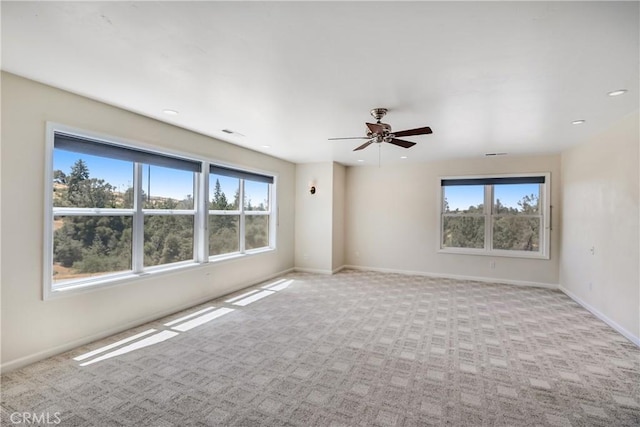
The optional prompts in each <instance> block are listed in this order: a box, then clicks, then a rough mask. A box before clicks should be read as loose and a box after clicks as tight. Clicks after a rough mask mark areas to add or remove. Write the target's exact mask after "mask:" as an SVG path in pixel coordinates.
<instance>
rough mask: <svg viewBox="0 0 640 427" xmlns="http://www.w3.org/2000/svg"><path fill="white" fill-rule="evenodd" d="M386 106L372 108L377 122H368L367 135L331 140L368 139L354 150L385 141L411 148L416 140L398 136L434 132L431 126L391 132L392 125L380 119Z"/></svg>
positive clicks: (384, 112)
mask: <svg viewBox="0 0 640 427" xmlns="http://www.w3.org/2000/svg"><path fill="white" fill-rule="evenodd" d="M387 111H388V110H387V109H386V108H374V109H373V110H371V115H372V116H373V118H374V119H376V120H377V121H376V123H366V125H367V136H354V137H349V138H329V140H338V139H368V141H367V142H365V143H364V144H362V145H361V146H359V147H357V148H355V149H354V150H353V151H358V150H362V149H364V148H367V147H368V146H369V145H371V144H373V143H374V142H375V143H377V144H381V143H383V142H388V143H389V144H393V145H397V146H399V147H403V148H411V147H413V146H414V145H416V143H415V142H410V141H405V140H403V139H398V137H402V136H414V135H426V134H430V133H433V132H432V131H431V128H430V127H428V126H427V127H422V128H416V129H409V130H403V131H400V132H391V126H389V125H388V124H386V123H382V122H381V121H380V119H382V118H383V117H384V115H385V114H387Z"/></svg>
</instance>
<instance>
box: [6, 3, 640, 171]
mask: <svg viewBox="0 0 640 427" xmlns="http://www.w3.org/2000/svg"><path fill="white" fill-rule="evenodd" d="M638 6H639V3H638V2H620V3H614V2H533V3H530V2H526V3H525V2H448V3H446V2H406V3H404V2H402V3H400V2H313V3H310V2H279V3H276V2H273V3H271V2H69V3H57V2H18V3H12V2H6V1H3V2H2V4H1V13H2V69H4V70H6V71H9V72H12V73H15V74H18V75H22V76H25V77H28V78H31V79H34V80H37V81H41V82H44V83H47V84H50V85H53V86H57V87H60V88H63V89H67V90H69V91H72V92H75V93H78V94H82V95H85V96H87V97H90V98H94V99H98V100H101V101H104V102H106V103H109V104H113V105H116V106H119V107H123V108H125V109H128V110H130V111H134V112H137V113H140V114H143V115H146V116H149V117H153V118H156V119H158V120H162V121H165V122H168V123H173V124H176V125H178V126H182V127H184V128H187V129H192V130H195V131H198V132H200V133H203V134H206V135H210V136H213V137H216V138H219V139H222V140H226V141H229V142H231V143H233V144H237V145H241V146H244V147H248V148H251V149H254V150H257V151H261V152H265V153H268V154H271V155H273V156H276V157H280V158H283V159H286V160H290V161H293V162H299V163H304V162H324V161H331V160H334V161H338V162H341V163H344V164H347V165H354V164H372V163H375V164H377V162H378V154H379V153H378V149H377V147H376V146H375V145H374V146H370V147H369V148H367V149H366V150H363V151H359V152H353V151H352V149H353V148H355V147H356V146H358V145H360V144H361V143H362V142H363V141H358V140H351V141H349V140H347V141H328V140H327V138H330V137H342V136H344V137H352V136H364V134H365V131H366V129H365V125H364V123H365V122H367V121H369V122H372V121H373V118H372V117H371V116H370V115H369V110H370V109H372V108H375V107H386V108H388V109H389V113H388V115H387V116H386V117H385V119H384V120H383V121H384V122H386V123H389V124H391V126H392V127H393V129H394V130H396V131H399V130H404V129H409V128H416V127H422V126H430V127H431V128H432V129H433V132H434V133H433V135H428V136H417V137H407V138H406V139H407V140H412V141H416V142H418V145H416V146H414V147H413V148H411V149H408V150H406V149H403V148H400V147H396V146H392V145H389V144H382V147H381V148H382V152H381V156H382V159H383V162H384V163H386V164H392V163H397V162H402V161H404V162H416V161H420V162H422V161H429V160H439V159H445V158H459V157H472V156H483V155H484V154H485V153H489V152H507V153H509V154H510V155H521V154H532V153H549V152H557V151H560V150H562V149H564V148H566V147H569V146H571V145H573V144H576V143H579V142H581V141H584V140H586V139H587V138H588V137H589V136H590V135H593V134H596V133H598V132H600V131H602V130H604V129H606V128H607V127H608V126H610V125H611V124H613V123H614V122H615V121H616V120H618V119H619V118H621V117H622V116H624V115H626V114H628V113H630V112H633V111H635V110H637V109H638V105H639V97H638V84H639V74H638V64H639V51H640V46H639V39H640V36H639V8H638ZM620 88H625V89H628V91H629V92H628V93H627V94H625V95H623V96H619V97H615V98H614V97H608V96H607V92H609V91H612V90H616V89H620ZM165 109H172V110H177V111H179V114H178V115H177V116H168V115H166V114H164V113H163V110H165ZM576 119H584V120H586V123H585V124H583V125H579V126H576V125H572V124H571V122H572V121H573V120H576ZM222 129H230V130H233V131H236V132H239V133H241V134H244V135H245V136H237V135H231V136H229V135H227V134H226V133H224V132H222ZM264 145H268V146H270V147H269V148H265V147H263V146H264ZM402 155H406V156H408V159H406V160H400V156H402ZM358 159H361V160H364V163H357V160H358Z"/></svg>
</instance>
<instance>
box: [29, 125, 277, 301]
mask: <svg viewBox="0 0 640 427" xmlns="http://www.w3.org/2000/svg"><path fill="white" fill-rule="evenodd" d="M56 133H65V134H70V135H74V136H78V137H80V138H87V139H90V140H94V141H98V142H105V143H107V144H112V145H119V146H122V147H125V148H137V149H141V150H145V151H149V152H151V153H157V154H161V155H166V156H175V157H179V158H185V159H189V160H193V161H197V162H200V163H202V172H199V173H198V172H194V207H193V209H166V210H165V209H143V203H142V192H141V191H136V192H135V194H136V195H137V196H136V198H135V200H134V206H133V208H131V209H121V208H118V209H109V208H73V207H64V208H63V207H54V206H53V179H52V177H53V166H54V165H53V153H54V142H55V134H56ZM45 145H46V150H45V168H44V180H45V186H44V188H45V195H44V202H45V209H44V210H45V212H44V227H43V229H44V239H43V246H44V250H43V258H44V265H43V295H42V296H43V300H48V299H52V298H57V297H61V296H67V295H72V294H75V293H78V292H86V291H91V290H94V289H98V288H102V287H105V286H114V285H120V284H126V283H130V282H132V281H136V280H138V279H141V278H143V277H144V278H146V277H148V276H149V275H158V274H166V273H172V272H175V271H179V270H182V269H185V268H198V267H200V268H201V267H204V266H206V265H208V264H210V263H215V262H217V261H223V260H226V259H234V258H241V257H246V256H250V255H254V254H259V253H264V252H269V251H274V250H276V232H277V228H276V226H277V221H278V220H277V207H276V206H277V201H276V197H275V191H276V187H277V181H278V176H277V174H276V173H273V172H271V171H264V170H255V169H253V170H252V169H249V168H247V167H244V166H240V165H233V164H229V163H223V162H219V161H217V160H215V159H211V158H204V157H201V156H196V155H192V154H189V153H183V152H178V151H175V150H169V149H165V148H161V149H160V148H158V147H157V146H152V145H149V144H144V143H140V142H137V141H131V140H125V139H122V138H116V137H113V136H109V135H104V134H99V133H96V132H91V131H86V130H83V129H78V128H74V127H70V126H66V125H63V124H59V123H54V122H47V123H46V135H45ZM210 164H216V165H221V166H226V167H231V168H235V169H238V170H241V171H246V172H249V173H255V174H260V175H266V176H271V177H273V183H272V184H269V211H268V213H267V211H264V213H262V214H266V215H269V216H270V221H269V227H270V229H269V245H268V246H267V247H263V248H258V249H254V250H251V251H242V252H234V253H231V254H225V255H224V256H219V257H209V234H208V232H209V230H208V215H209V211H208V209H207V208H208V204H207V200H208V195H209V165H210ZM133 178H134V184H133V185H134V188H137V187H138V186H140V188H142V187H141V185H142V163H136V162H134V177H133ZM241 200H242V199H241ZM152 215H193V218H194V234H193V245H194V251H193V259H191V260H186V261H179V262H175V263H170V264H163V265H158V266H148V267H144V218H145V217H147V216H152ZM56 216H130V217H132V218H133V221H134V222H136V221H138V222H140V223H139V224H138V225H137V226H133V234H132V254H131V256H132V265H131V267H132V269H131V270H129V271H126V272H116V273H107V274H104V275H100V276H94V277H88V278H81V279H70V280H66V281H60V282H59V283H56V284H55V286H54V282H53V219H54V217H56ZM239 239H240V244H241V245H244V235H243V234H240V236H239Z"/></svg>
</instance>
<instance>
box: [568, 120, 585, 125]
mask: <svg viewBox="0 0 640 427" xmlns="http://www.w3.org/2000/svg"><path fill="white" fill-rule="evenodd" d="M585 121H586V120H574V121H572V122H571V124H572V125H581V124H583V123H584V122H585Z"/></svg>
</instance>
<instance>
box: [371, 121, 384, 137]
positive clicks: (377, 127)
mask: <svg viewBox="0 0 640 427" xmlns="http://www.w3.org/2000/svg"><path fill="white" fill-rule="evenodd" d="M367 127H368V128H369V130H370V131H371V132H372V133H377V134H378V135H382V134H383V133H384V127H382V125H379V124H377V123H367Z"/></svg>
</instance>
